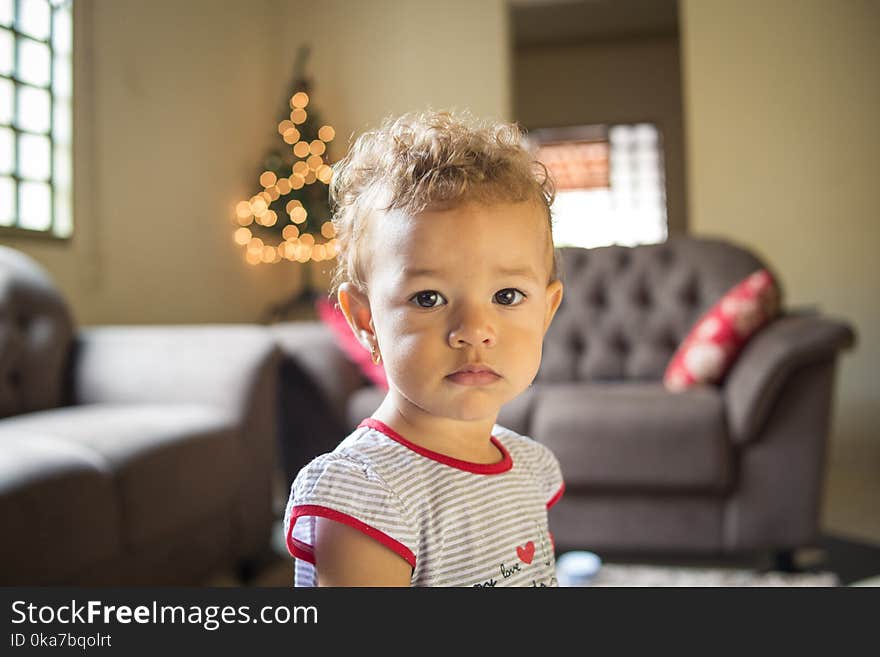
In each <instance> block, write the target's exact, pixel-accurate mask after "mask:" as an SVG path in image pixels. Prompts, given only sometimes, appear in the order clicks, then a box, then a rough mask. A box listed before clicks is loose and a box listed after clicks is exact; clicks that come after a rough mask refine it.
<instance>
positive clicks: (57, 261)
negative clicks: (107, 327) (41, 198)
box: [3, 0, 510, 325]
mask: <svg viewBox="0 0 880 657" xmlns="http://www.w3.org/2000/svg"><path fill="white" fill-rule="evenodd" d="M75 12H76V13H75V17H74V21H75V45H74V47H75V89H74V92H75V101H74V132H75V144H74V149H75V155H74V158H75V161H74V167H75V169H74V175H75V181H74V186H75V187H74V192H75V199H74V211H75V217H74V221H75V229H74V230H75V234H74V237H73V239H72V240H71V241H69V242H52V241H48V240H35V239H32V238H31V239H26V238H20V239H19V238H15V239H12V238H4V240H3V241H4V243H5V244H8V245H10V246H13V247H15V248H19V249H21V250H22V251H25V252H26V253H28V254H30V255H31V256H33V257H34V258H36V259H37V260H38V261H39V262H40V263H42V264H43V265H44V266H45V267H46V268H47V269H48V270H49V272H50V274H51V275H52V276H53V278H54V279H55V280H56V281H57V283H58V285H59V287H60V288H61V290H62V292H63V293H64V295H65V296H66V298H67V299H68V300H69V302H70V304H71V307H72V310H73V312H74V315H75V318H76V319H77V321H78V322H79V323H80V324H83V325H89V324H99V323H122V324H126V323H186V322H250V321H256V320H257V319H258V317H259V316H260V314H261V312H262V311H263V310H264V309H265V308H266V306H267V305H269V304H270V303H272V302H274V301H277V300H278V299H280V298H283V297H285V296H286V295H287V294H289V293H291V292H293V291H295V290H296V289H298V286H299V277H300V273H301V265H299V264H296V263H287V262H284V263H279V264H278V265H273V266H258V267H252V266H249V265H247V264H246V263H245V262H244V259H243V257H242V255H243V254H242V252H241V250H240V247H237V246H236V245H235V244H234V243H233V242H232V222H233V218H234V205H235V203H236V202H238V201H239V200H241V199H243V198H247V197H249V196H250V195H251V194H253V192H254V191H256V190H255V189H254V186H255V185H256V180H255V179H254V175H255V168H256V167H257V166H258V165H259V162H260V161H261V160H262V158H263V155H264V154H265V151H266V150H267V148H268V147H269V146H270V145H271V144H272V140H273V139H277V138H278V136H277V132H276V131H275V121H276V117H277V114H278V112H279V109H280V107H279V105H280V103H282V102H284V100H285V94H286V92H287V89H286V86H287V84H288V83H289V79H290V75H291V72H292V63H293V55H294V53H295V49H296V46H298V45H299V44H300V43H302V42H304V41H310V42H311V43H313V44H314V48H313V53H312V71H313V73H314V74H315V78H316V80H315V81H316V83H317V86H316V89H315V93H314V94H313V98H314V102H315V103H316V104H317V106H318V107H319V108H320V110H321V112H322V116H323V118H324V119H325V120H326V121H327V122H329V123H332V124H333V125H335V126H336V128H337V131H338V132H337V134H338V135H339V137H338V138H337V139H338V143H337V144H335V149H332V150H331V155H332V156H333V157H339V156H341V155H342V154H343V153H341V152H340V149H342V150H344V147H345V145H346V141H347V139H346V137H347V135H349V134H351V133H352V132H356V131H357V132H359V131H361V130H363V129H364V128H367V127H371V126H372V125H374V124H376V123H377V122H378V120H379V119H380V118H381V117H382V116H383V115H384V114H385V113H387V112H398V111H403V110H406V109H416V108H419V107H423V106H426V105H428V104H434V105H435V106H438V107H439V106H444V107H445V106H458V107H469V108H471V109H472V110H474V111H475V112H477V113H480V114H484V115H492V116H496V117H499V118H508V117H509V114H510V109H509V108H510V92H509V90H510V81H509V61H510V55H509V46H508V27H507V20H506V11H505V5H504V3H503V1H502V0H490V1H485V2H480V3H470V2H467V1H465V0H454V1H452V2H444V3H442V4H440V3H435V2H428V1H427V0H419V1H414V2H406V3H402V2H397V1H395V0H371V2H354V1H352V2H342V1H338V0H336V1H329V2H328V1H325V2H322V3H314V2H305V1H303V0H297V1H293V2H285V1H283V0H223V1H219V0H186V1H185V2H180V1H178V0H151V1H150V2H141V1H140V0H77V2H76V3H75ZM465 15H466V16H467V17H468V20H467V21H463V20H461V19H462V17H463V16H465ZM474 72H476V74H475V73H474ZM317 267H322V268H323V269H324V270H325V271H324V272H323V274H322V272H321V271H316V272H315V273H316V274H317V275H318V277H319V278H324V279H327V278H329V268H328V264H327V263H318V265H317Z"/></svg>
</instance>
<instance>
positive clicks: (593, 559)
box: [556, 550, 602, 586]
mask: <svg viewBox="0 0 880 657" xmlns="http://www.w3.org/2000/svg"><path fill="white" fill-rule="evenodd" d="M601 567H602V560H601V559H600V558H599V556H598V555H596V554H594V553H593V552H587V551H585V550H574V551H572V552H566V553H565V554H563V555H560V557H559V558H558V559H557V560H556V580H557V581H558V582H559V586H589V585H590V582H592V581H593V577H595V576H596V573H598V572H599V568H601Z"/></svg>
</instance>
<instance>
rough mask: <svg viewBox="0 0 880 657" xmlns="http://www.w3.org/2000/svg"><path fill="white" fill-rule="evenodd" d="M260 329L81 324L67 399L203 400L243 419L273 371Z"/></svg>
mask: <svg viewBox="0 0 880 657" xmlns="http://www.w3.org/2000/svg"><path fill="white" fill-rule="evenodd" d="M277 359H278V348H277V346H276V345H275V342H274V340H273V339H272V335H271V333H270V332H269V331H268V329H267V328H265V327H262V326H256V325H246V324H240V325H235V324H222V325H221V324H205V325H188V326H185V325H181V326H171V325H168V326H100V327H90V328H81V329H79V331H78V332H77V335H76V337H75V341H74V346H73V353H72V356H71V368H70V376H71V381H70V398H71V400H72V402H73V403H74V404H87V403H102V402H103V403H108V402H109V403H131V402H147V403H156V402H158V403H166V402H167V403H176V402H185V403H204V404H209V405H212V406H216V407H219V408H222V409H225V410H227V411H229V412H231V413H233V414H234V415H235V416H236V417H239V418H242V417H243V416H244V415H246V414H247V413H248V412H249V411H250V410H251V407H252V406H253V404H254V400H253V399H252V395H253V393H254V390H255V389H256V388H259V387H261V386H260V384H261V382H262V381H264V380H265V379H266V378H267V377H270V378H271V374H272V373H270V372H268V369H277V365H278V360H277Z"/></svg>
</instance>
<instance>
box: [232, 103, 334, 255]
mask: <svg viewBox="0 0 880 657" xmlns="http://www.w3.org/2000/svg"><path fill="white" fill-rule="evenodd" d="M309 100H310V99H309V95H308V94H307V93H306V92H304V91H299V92H297V93H295V94H294V95H293V96H292V97H291V98H290V108H291V112H290V118H289V119H287V118H286V119H284V120H282V121H280V122H279V123H278V125H277V129H278V134H279V135H281V137H282V139H283V141H284V142H285V143H286V144H289V145H290V146H291V147H292V152H293V155H294V156H295V157H296V158H299V160H298V161H296V162H295V163H294V164H293V165H292V166H291V169H290V175H289V176H285V177H281V178H279V176H278V173H277V171H278V169H277V168H275V167H274V165H271V164H267V166H272V167H273V168H275V170H274V171H273V170H269V169H267V170H266V171H263V173H262V174H260V176H259V182H260V186H261V187H262V188H263V189H262V190H261V191H260V192H257V193H256V194H254V195H253V196H251V197H250V199H248V200H246V201H239V202H238V203H236V204H235V221H234V222H233V225H234V226H235V229H234V231H233V235H232V237H233V240H234V242H235V244H237V245H239V246H241V247H243V250H244V259H245V262H246V263H247V264H249V265H258V264H261V263H277V262H280V261H281V260H285V259H286V260H288V261H291V262H293V261H296V262H300V263H306V262H308V261H309V260H314V261H315V262H321V261H324V260H331V259H333V258H334V257H336V255H337V252H338V245H337V240H336V230H335V227H334V226H333V223H332V222H331V221H323V222H321V223H320V237H323V238H324V239H325V241H324V242H323V243H321V244H318V243H316V241H315V238H316V235H313V234H312V233H310V232H303V231H305V230H306V229H305V226H303V224H305V222H306V221H307V219H308V212H307V211H306V209H305V208H304V207H303V204H302V202H301V201H300V200H298V199H291V200H289V201H287V203H286V204H285V206H284V208H285V210H286V212H287V214H288V215H289V219H290V221H291V222H292V223H286V221H285V225H284V226H279V227H278V228H281V236H282V237H283V240H282V241H280V242H279V243H278V244H267V243H265V242H263V240H262V239H260V238H259V237H256V236H254V234H253V230H252V228H250V227H252V226H253V225H254V224H255V223H256V224H259V225H261V226H266V227H271V226H275V225H276V224H277V223H278V220H279V217H278V212H276V211H275V210H272V209H270V207H269V206H270V205H271V204H272V203H273V202H274V201H277V200H278V199H279V198H281V197H282V196H286V195H287V194H289V193H290V192H291V191H293V190H299V189H302V188H303V187H304V186H305V185H311V184H313V183H315V182H317V181H320V182H322V183H324V184H329V182H330V179H331V177H332V173H333V170H332V168H331V167H330V166H329V164H328V163H327V162H325V161H324V158H323V156H324V155H325V153H326V152H327V143H328V142H330V141H332V140H333V139H334V138H335V137H336V130H335V129H334V128H333V127H332V126H330V125H322V126H321V127H320V129H319V130H318V138H317V139H312V140H311V141H306V140H304V139H303V133H302V124H303V123H305V122H306V121H307V120H308V118H309V116H308V112H306V109H305V108H306V107H307V106H308V104H309ZM297 126H300V127H297ZM288 158H289V155H288ZM279 212H280V210H279ZM282 216H283V215H282ZM278 228H276V229H275V230H278ZM320 237H319V239H320Z"/></svg>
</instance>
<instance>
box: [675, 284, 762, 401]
mask: <svg viewBox="0 0 880 657" xmlns="http://www.w3.org/2000/svg"><path fill="white" fill-rule="evenodd" d="M778 311H779V288H778V286H777V285H776V281H774V280H773V276H772V275H771V274H770V272H769V271H767V270H766V269H760V270H758V271H756V272H754V273H753V274H751V275H749V276H747V277H746V278H745V279H743V280H742V281H740V282H739V283H737V284H736V285H735V286H734V287H732V288H731V289H730V290H729V291H728V292H727V294H725V295H724V296H723V297H721V300H719V301H718V303H716V304H715V305H714V306H712V308H710V309H709V311H708V312H707V313H706V314H705V315H703V316H702V317H701V318H700V319H699V321H698V322H697V323H696V324H695V325H694V327H693V328H692V329H691V331H690V333H688V336H687V337H686V338H685V339H684V341H683V342H682V343H681V345H680V346H679V348H678V350H677V351H676V352H675V355H674V356H673V357H672V360H671V361H670V362H669V365H668V366H667V368H666V373H665V374H664V375H663V384H664V385H665V386H666V389H667V390H670V391H672V392H679V391H681V390H687V389H688V388H691V387H693V386H696V385H699V384H707V383H717V382H718V381H720V380H721V379H722V378H723V377H724V375H725V374H726V373H727V372H728V370H729V369H730V367H731V365H733V362H734V361H735V360H736V357H737V355H739V352H740V350H741V349H742V348H743V345H745V343H746V342H748V340H749V338H751V337H752V336H753V335H754V334H755V333H756V332H757V331H758V329H760V328H761V327H762V326H764V324H766V323H767V322H768V321H769V320H770V319H772V318H773V317H774V316H775V315H776V313H777V312H778Z"/></svg>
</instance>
